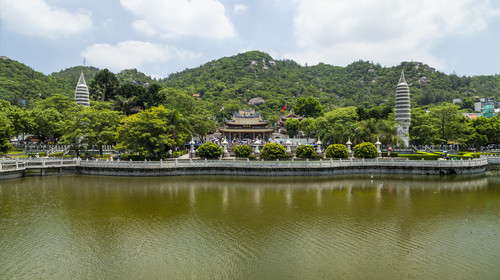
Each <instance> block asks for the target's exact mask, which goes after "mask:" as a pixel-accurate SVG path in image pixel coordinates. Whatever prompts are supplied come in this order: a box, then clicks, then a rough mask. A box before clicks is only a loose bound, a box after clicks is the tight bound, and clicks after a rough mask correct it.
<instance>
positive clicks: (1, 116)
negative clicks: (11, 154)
mask: <svg viewBox="0 0 500 280" xmlns="http://www.w3.org/2000/svg"><path fill="white" fill-rule="evenodd" d="M12 136H14V128H13V126H12V124H11V122H10V120H9V118H8V117H7V114H6V113H4V112H1V111H0V152H2V153H7V152H8V151H9V149H10V144H9V143H10V139H11V138H12Z"/></svg>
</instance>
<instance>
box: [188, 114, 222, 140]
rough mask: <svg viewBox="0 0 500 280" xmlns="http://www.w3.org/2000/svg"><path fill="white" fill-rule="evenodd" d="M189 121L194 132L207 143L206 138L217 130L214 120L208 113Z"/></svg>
mask: <svg viewBox="0 0 500 280" xmlns="http://www.w3.org/2000/svg"><path fill="white" fill-rule="evenodd" d="M188 121H189V124H190V126H191V130H192V132H193V133H196V134H197V135H198V137H199V138H200V139H201V140H202V141H205V137H206V136H207V134H208V133H210V132H213V131H215V130H216V129H217V126H216V125H215V121H214V119H213V118H212V116H210V115H209V114H208V112H206V111H202V112H200V114H195V115H193V116H191V117H188Z"/></svg>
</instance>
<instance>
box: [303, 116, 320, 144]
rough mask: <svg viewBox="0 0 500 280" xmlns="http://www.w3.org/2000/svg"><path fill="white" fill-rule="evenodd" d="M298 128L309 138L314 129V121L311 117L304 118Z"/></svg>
mask: <svg viewBox="0 0 500 280" xmlns="http://www.w3.org/2000/svg"><path fill="white" fill-rule="evenodd" d="M300 128H301V130H302V132H304V134H305V135H306V137H307V140H309V137H310V136H311V134H312V133H313V132H314V131H316V123H315V122H314V119H313V118H305V119H303V120H302V121H301V122H300Z"/></svg>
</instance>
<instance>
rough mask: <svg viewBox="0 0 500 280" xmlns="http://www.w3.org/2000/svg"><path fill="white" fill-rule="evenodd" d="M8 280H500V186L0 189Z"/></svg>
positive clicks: (366, 180) (0, 245)
mask: <svg viewBox="0 0 500 280" xmlns="http://www.w3.org/2000/svg"><path fill="white" fill-rule="evenodd" d="M0 279H500V173H499V172H495V173H492V172H489V173H488V174H486V175H478V176H456V177H388V176H377V175H375V176H374V177H373V178H370V176H366V177H363V176H346V177H339V176H336V177H321V178H312V177H222V176H203V177H157V178H127V177H92V176H54V177H31V178H22V179H15V180H7V181H0Z"/></svg>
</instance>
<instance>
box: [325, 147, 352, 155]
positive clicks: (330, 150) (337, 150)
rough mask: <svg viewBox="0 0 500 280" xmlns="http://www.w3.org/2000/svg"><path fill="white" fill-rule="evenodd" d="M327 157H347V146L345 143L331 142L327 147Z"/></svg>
mask: <svg viewBox="0 0 500 280" xmlns="http://www.w3.org/2000/svg"><path fill="white" fill-rule="evenodd" d="M325 154H326V157H328V158H347V157H348V156H349V153H348V152H347V146H346V145H344V144H331V145H329V146H328V147H327V148H326V152H325Z"/></svg>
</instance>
